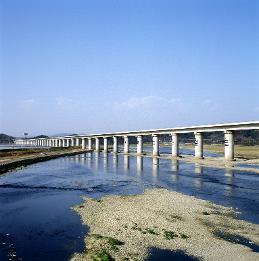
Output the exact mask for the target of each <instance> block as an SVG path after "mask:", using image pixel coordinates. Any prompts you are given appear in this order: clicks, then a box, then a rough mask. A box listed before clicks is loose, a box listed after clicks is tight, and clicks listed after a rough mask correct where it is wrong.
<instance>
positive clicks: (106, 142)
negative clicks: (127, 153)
mask: <svg viewBox="0 0 259 261" xmlns="http://www.w3.org/2000/svg"><path fill="white" fill-rule="evenodd" d="M103 152H105V153H107V152H108V138H107V137H104V138H103Z"/></svg>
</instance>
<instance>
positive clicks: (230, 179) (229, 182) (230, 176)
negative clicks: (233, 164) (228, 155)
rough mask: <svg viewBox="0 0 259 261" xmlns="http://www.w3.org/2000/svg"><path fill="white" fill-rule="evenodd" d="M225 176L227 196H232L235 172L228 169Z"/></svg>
mask: <svg viewBox="0 0 259 261" xmlns="http://www.w3.org/2000/svg"><path fill="white" fill-rule="evenodd" d="M224 174H225V178H226V185H225V195H227V196H230V195H232V193H233V183H234V171H233V169H232V168H230V167H227V168H225V173H224Z"/></svg>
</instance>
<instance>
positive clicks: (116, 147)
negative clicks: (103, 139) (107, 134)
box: [113, 136, 118, 153]
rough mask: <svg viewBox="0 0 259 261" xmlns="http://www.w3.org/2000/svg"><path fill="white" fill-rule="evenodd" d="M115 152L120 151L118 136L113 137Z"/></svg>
mask: <svg viewBox="0 0 259 261" xmlns="http://www.w3.org/2000/svg"><path fill="white" fill-rule="evenodd" d="M113 152H114V153H117V152H118V138H117V137H115V136H114V137H113Z"/></svg>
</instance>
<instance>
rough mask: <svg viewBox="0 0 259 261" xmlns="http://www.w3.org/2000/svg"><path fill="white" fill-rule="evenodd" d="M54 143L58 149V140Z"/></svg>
mask: <svg viewBox="0 0 259 261" xmlns="http://www.w3.org/2000/svg"><path fill="white" fill-rule="evenodd" d="M54 143H55V145H54V146H55V147H58V139H55V140H54Z"/></svg>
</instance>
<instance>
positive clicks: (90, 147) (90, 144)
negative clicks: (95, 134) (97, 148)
mask: <svg viewBox="0 0 259 261" xmlns="http://www.w3.org/2000/svg"><path fill="white" fill-rule="evenodd" d="M88 149H89V150H91V149H92V139H91V138H88Z"/></svg>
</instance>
